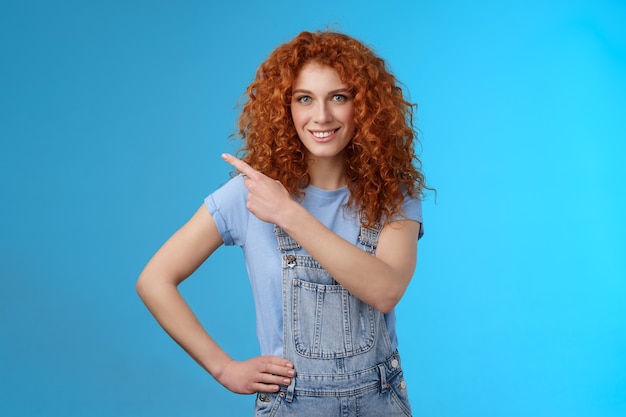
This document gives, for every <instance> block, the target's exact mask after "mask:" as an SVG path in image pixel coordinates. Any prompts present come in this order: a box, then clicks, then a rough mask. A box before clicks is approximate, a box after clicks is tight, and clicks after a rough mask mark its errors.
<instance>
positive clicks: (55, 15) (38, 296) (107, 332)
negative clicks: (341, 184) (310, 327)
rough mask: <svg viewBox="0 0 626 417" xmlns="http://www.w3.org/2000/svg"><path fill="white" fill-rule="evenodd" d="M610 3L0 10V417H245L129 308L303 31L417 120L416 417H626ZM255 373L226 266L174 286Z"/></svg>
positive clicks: (412, 370) (624, 14)
mask: <svg viewBox="0 0 626 417" xmlns="http://www.w3.org/2000/svg"><path fill="white" fill-rule="evenodd" d="M624 22H626V3H624V2H623V1H619V0H594V1H591V0H568V1H563V0H556V1H550V2H545V1H539V0H526V1H521V0H513V1H510V2H499V1H494V0H485V1H481V2H463V1H459V0H444V1H440V2H425V1H420V0H415V1H388V2H382V1H378V2H373V1H342V2H336V1H329V0H320V1H317V2H313V3H306V2H304V3H294V2H287V1H284V0H280V1H275V2H270V3H267V2H256V1H231V2H217V3H216V2H210V1H179V2H166V1H118V0H114V1H106V2H97V1H71V0H62V1H57V2H41V1H34V0H25V1H8V0H4V1H1V2H0V140H1V145H2V146H1V148H0V193H1V194H0V195H1V199H2V200H1V201H2V202H1V204H0V230H1V232H0V415H2V416H64V417H69V416H93V417H97V416H207V415H210V416H213V415H215V416H221V415H224V416H226V415H228V416H246V415H251V414H252V407H253V398H252V397H251V396H238V395H235V394H232V393H230V392H228V391H226V390H225V389H224V388H222V387H221V386H220V385H219V384H217V383H216V382H215V381H213V380H212V378H211V377H210V376H209V375H208V374H206V373H205V372H204V371H203V370H202V369H201V368H200V367H199V366H197V365H196V364H195V363H194V362H193V361H192V360H191V359H190V358H189V357H188V356H187V355H186V354H185V353H184V352H183V351H182V350H181V349H180V348H179V347H178V346H177V345H176V344H175V343H174V342H173V341H171V340H170V339H169V338H168V336H167V335H166V334H165V333H164V332H163V331H162V330H161V329H160V328H159V327H158V325H157V324H156V322H155V321H154V320H153V319H152V317H151V316H150V315H149V313H148V312H147V310H146V309H145V308H144V307H143V305H142V304H141V302H140V300H139V298H138V297H137V295H136V293H135V289H134V285H135V281H136V278H137V276H138V274H139V273H140V271H141V269H142V268H143V266H144V265H145V263H146V262H147V261H148V259H149V258H150V256H151V255H152V254H153V253H154V252H155V251H156V250H157V249H158V247H159V246H160V245H161V244H162V243H163V242H164V241H165V240H166V239H167V237H168V236H169V235H171V234H172V233H173V232H174V231H175V230H176V229H177V228H178V227H180V226H181V225H182V224H183V223H184V222H185V221H186V220H187V219H188V218H189V217H190V216H191V214H192V213H193V212H194V211H195V210H196V209H197V208H198V207H199V206H200V204H201V203H202V200H203V198H204V196H205V195H207V194H208V193H210V192H211V191H212V190H214V189H215V188H217V187H219V186H220V185H221V184H223V183H224V182H225V181H226V180H227V179H228V174H229V171H230V167H229V166H227V165H226V164H225V163H223V162H222V161H221V159H220V154H221V153H222V152H225V151H226V152H233V151H235V150H236V149H237V146H238V144H237V143H235V142H233V141H232V140H230V139H229V135H230V134H232V133H233V132H234V130H235V120H236V117H237V114H238V113H237V108H236V105H237V102H238V101H239V99H240V96H241V94H242V93H243V91H244V89H245V87H246V86H247V84H248V83H249V82H250V81H251V80H252V78H253V76H254V73H255V70H256V68H257V66H258V65H259V64H260V63H261V62H262V61H263V60H264V59H265V58H266V57H267V55H268V54H269V52H270V51H271V50H273V49H274V48H275V47H276V46H277V45H279V44H280V43H283V42H286V41H288V40H289V39H291V38H292V37H293V36H295V35H296V34H297V33H298V32H300V31H302V30H316V29H323V28H325V27H327V26H330V27H333V28H336V29H338V30H341V31H344V32H346V33H349V34H351V35H353V36H355V37H357V38H359V39H361V40H363V41H364V42H365V43H367V44H369V45H372V46H373V47H374V49H375V50H376V51H377V52H378V54H379V55H381V56H382V57H383V58H385V59H386V60H387V61H388V63H389V64H390V66H391V68H392V70H393V72H394V73H395V74H396V75H397V77H398V78H399V79H400V80H401V81H402V82H403V83H404V85H405V86H406V87H407V89H408V91H409V93H410V99H411V100H412V101H413V102H416V103H417V104H418V106H419V107H418V113H417V125H418V127H419V129H420V138H421V141H422V148H421V157H422V159H423V163H424V169H425V172H426V174H427V178H428V180H429V183H430V184H431V185H432V186H434V187H436V188H437V190H438V198H437V201H435V200H434V198H433V196H432V195H431V196H430V197H429V198H428V199H427V200H426V201H425V202H424V216H425V230H426V235H425V237H424V239H422V240H421V241H420V255H419V264H418V268H417V270H416V272H415V276H414V278H413V281H412V283H411V285H410V287H409V289H408V291H407V293H406V296H405V297H404V299H403V300H402V302H401V303H400V305H399V306H398V314H399V328H398V332H399V337H400V350H401V352H402V354H403V358H404V365H405V370H406V374H407V380H408V388H409V395H410V398H411V401H412V406H413V411H414V415H415V416H437V417H476V416H481V417H490V416H493V417H503V416H505V417H518V416H519V417H522V416H524V417H525V416H536V417H544V416H545V417H555V416H567V417H596V416H604V417H617V416H624V415H626V314H625V313H626V303H625V302H624V298H626V297H625V296H626V282H625V278H626V266H625V263H626V262H625V259H626V256H625V255H626V250H625V249H626V243H625V237H624V236H626V227H625V224H626V223H625V222H624V220H623V213H624V210H623V208H624V206H625V205H626V204H625V203H626V201H625V198H624V195H625V194H626V189H625V188H626V187H625V179H626V175H625V174H626V172H625V169H624V167H623V163H622V162H619V160H621V159H622V158H623V155H624V154H625V153H626V145H625V143H626V122H625V120H626V29H624V27H625V25H624ZM181 290H182V291H183V293H184V295H185V296H186V297H187V299H188V300H189V302H190V304H191V305H192V307H193V308H194V309H195V311H196V312H197V314H198V315H199V317H200V319H201V320H202V322H203V323H204V325H205V326H206V328H207V329H208V330H209V332H210V333H211V334H212V335H213V336H214V337H215V339H217V341H218V342H219V343H220V344H221V345H222V346H223V347H224V348H225V349H226V351H227V352H229V353H230V354H231V355H232V356H233V357H235V358H237V359H246V358H249V357H251V356H254V355H257V354H258V346H257V343H256V338H255V334H254V308H253V305H252V296H251V291H250V288H249V284H248V280H247V277H246V274H245V268H244V266H243V265H242V259H241V253H240V252H239V250H237V249H233V248H230V249H229V248H224V249H221V250H220V251H218V253H217V254H216V255H215V256H214V257H212V258H211V259H210V260H209V261H207V263H206V264H205V265H203V266H202V267H201V268H200V269H199V270H198V271H197V273H196V274H195V275H194V276H193V277H191V278H190V279H189V280H188V281H187V282H185V283H184V284H183V285H182V286H181Z"/></svg>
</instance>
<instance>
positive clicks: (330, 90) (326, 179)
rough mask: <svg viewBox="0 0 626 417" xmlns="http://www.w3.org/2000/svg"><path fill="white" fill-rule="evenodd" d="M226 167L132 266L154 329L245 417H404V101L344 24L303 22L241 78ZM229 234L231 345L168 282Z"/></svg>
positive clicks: (408, 207)
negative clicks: (237, 343)
mask: <svg viewBox="0 0 626 417" xmlns="http://www.w3.org/2000/svg"><path fill="white" fill-rule="evenodd" d="M247 93H248V98H247V101H246V102H245V104H244V105H243V109H242V113H241V116H240V119H239V134H240V136H241V139H242V140H243V141H244V146H243V148H242V158H241V159H238V158H236V157H235V156H232V155H227V154H224V155H223V156H222V157H223V158H224V160H225V161H226V162H228V163H229V164H231V165H232V166H233V167H234V168H235V169H236V170H237V171H238V172H239V175H237V176H235V177H234V178H232V179H231V180H230V181H229V182H227V183H226V184H225V185H224V186H222V187H221V188H220V189H218V190H216V191H215V192H214V193H212V194H211V195H209V196H208V197H207V198H206V200H205V202H204V204H203V205H202V206H201V207H200V208H199V210H198V211H197V212H196V214H195V215H194V216H193V217H192V218H191V219H190V220H189V222H188V223H187V224H185V225H184V226H183V227H182V228H181V229H180V230H178V231H177V232H176V233H175V234H174V235H173V236H172V237H171V238H170V239H169V240H168V241H167V242H166V243H165V244H164V245H163V247H162V248H161V249H159V251H158V252H157V253H156V254H155V255H154V257H153V258H152V259H151V260H150V262H149V263H148V264H147V266H146V267H145V269H144V271H143V272H142V273H141V276H140V277H139V280H138V282H137V290H138V292H139V294H140V296H141V298H142V299H143V301H144V302H145V304H146V305H147V307H148V308H149V309H150V311H151V312H152V314H153V315H154V316H155V318H156V319H157V320H158V322H159V323H160V324H161V326H163V328H164V329H165V330H166V331H167V332H168V333H169V334H170V335H171V336H172V337H173V338H174V340H176V342H177V343H178V344H180V345H181V346H182V347H183V349H185V350H186V351H187V352H188V353H189V355H191V356H192V357H193V358H194V359H195V360H196V361H197V362H198V363H199V364H200V365H201V366H202V367H203V368H204V369H206V370H207V371H208V372H209V373H210V374H211V375H212V376H213V377H214V378H215V379H216V380H217V381H219V382H220V383H221V384H222V385H224V386H225V387H226V388H228V389H229V390H231V391H233V392H236V393H242V394H252V393H257V401H256V409H255V411H256V414H255V415H257V416H317V415H320V416H322V415H323V416H325V417H332V416H377V417H378V416H410V415H411V411H410V406H409V402H408V397H407V392H406V383H405V382H404V379H403V374H402V369H401V365H400V357H399V355H398V351H397V345H398V341H397V337H396V332H395V314H394V307H395V306H396V304H397V303H398V302H399V301H400V299H401V298H402V295H403V294H404V292H405V290H406V288H407V286H408V285H409V282H410V280H411V277H412V276H413V272H414V269H415V265H416V260H417V241H418V238H419V237H421V234H422V227H421V223H422V215H421V200H420V198H421V196H422V195H423V191H424V189H426V188H427V187H426V185H425V182H424V176H423V174H422V173H421V170H420V166H421V164H420V161H419V159H417V157H416V156H415V153H414V142H415V141H416V140H417V138H416V136H415V133H414V129H413V124H412V105H411V104H410V103H409V102H408V101H406V99H405V98H404V97H403V92H402V90H401V88H400V87H398V85H397V82H396V80H395V78H394V76H393V75H392V74H391V73H390V72H389V71H388V70H387V68H386V65H385V62H384V61H383V60H382V59H380V58H379V57H377V56H376V55H375V54H374V53H373V52H372V51H371V50H370V49H369V48H368V47H366V46H365V45H363V44H362V43H361V42H359V41H357V40H356V39H354V38H351V37H349V36H346V35H344V34H340V33H333V32H316V33H309V32H303V33H301V34H299V35H298V36H297V37H296V38H295V39H293V40H292V41H291V42H289V43H286V44H284V45H282V46H280V47H278V48H277V49H276V50H275V51H274V52H273V53H272V54H271V55H270V57H269V58H268V59H267V61H265V62H264V63H263V64H262V65H261V66H260V68H259V70H258V72H257V74H256V79H255V80H254V81H253V82H252V84H251V85H250V86H249V87H248V90H247ZM222 244H225V245H237V246H240V247H241V248H242V249H243V254H244V258H245V262H246V266H247V269H248V272H249V275H250V281H251V283H252V289H253V295H254V299H255V304H256V315H257V335H258V339H259V343H260V348H261V354H262V356H260V357H255V358H252V359H249V360H247V361H243V362H239V361H235V360H233V359H232V358H231V357H229V356H228V354H227V353H225V352H224V351H223V350H222V349H221V348H220V347H219V346H218V344H217V343H216V342H215V341H214V340H213V339H212V338H211V337H210V336H209V334H207V332H206V331H205V330H204V329H203V327H202V325H201V324H200V322H199V321H198V319H197V318H196V316H195V315H194V313H193V312H192V311H191V310H190V308H189V307H188V305H187V304H186V302H185V301H184V300H183V298H182V297H181V295H180V293H179V292H178V290H177V285H178V284H180V283H181V282H182V281H183V280H184V279H186V278H187V277H188V276H189V275H190V274H191V273H192V272H193V271H194V270H195V269H196V268H197V267H198V266H199V265H200V264H202V262H204V261H205V260H206V259H207V258H208V257H209V256H210V255H211V254H212V253H213V251H215V250H216V249H217V248H218V247H219V246H221V245H222Z"/></svg>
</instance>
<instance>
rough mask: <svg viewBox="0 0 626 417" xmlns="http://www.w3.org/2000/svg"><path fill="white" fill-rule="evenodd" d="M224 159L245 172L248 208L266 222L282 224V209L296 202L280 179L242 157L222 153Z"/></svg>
mask: <svg viewBox="0 0 626 417" xmlns="http://www.w3.org/2000/svg"><path fill="white" fill-rule="evenodd" d="M222 159H224V161H226V162H228V163H229V164H231V165H232V166H233V167H235V168H236V169H237V170H238V171H239V172H241V173H242V174H243V176H244V185H245V186H246V188H247V189H248V203H247V206H246V207H247V208H248V210H249V211H250V212H251V213H252V214H254V215H255V216H256V217H258V218H259V219H260V220H263V221H264V222H268V223H273V224H278V225H280V224H279V223H280V219H281V217H282V214H281V213H282V212H283V211H282V210H284V209H287V208H288V206H289V204H290V203H294V201H293V199H292V198H291V196H290V195H289V192H288V191H287V189H285V187H283V185H282V184H281V183H280V182H279V181H278V180H273V179H271V178H270V177H268V176H267V175H264V174H262V173H260V172H259V171H257V170H255V169H254V168H252V167H251V166H250V165H248V164H247V163H245V162H244V161H242V160H241V159H238V158H236V157H234V156H232V155H229V154H222Z"/></svg>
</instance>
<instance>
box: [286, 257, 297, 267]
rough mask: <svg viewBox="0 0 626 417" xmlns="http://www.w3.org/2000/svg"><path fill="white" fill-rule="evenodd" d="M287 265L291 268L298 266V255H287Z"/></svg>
mask: <svg viewBox="0 0 626 417" xmlns="http://www.w3.org/2000/svg"><path fill="white" fill-rule="evenodd" d="M287 266H288V267H289V268H293V267H294V266H296V255H287Z"/></svg>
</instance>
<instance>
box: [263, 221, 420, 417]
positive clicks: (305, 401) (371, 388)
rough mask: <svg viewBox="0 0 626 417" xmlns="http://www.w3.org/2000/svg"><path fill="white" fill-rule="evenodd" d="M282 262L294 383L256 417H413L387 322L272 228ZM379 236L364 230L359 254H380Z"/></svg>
mask: <svg viewBox="0 0 626 417" xmlns="http://www.w3.org/2000/svg"><path fill="white" fill-rule="evenodd" d="M274 233H275V234H276V238H277V240H278V250H279V251H280V252H281V254H282V267H281V270H282V288H283V295H282V298H283V328H284V335H283V354H284V357H285V358H287V359H289V360H290V361H292V362H293V364H294V367H295V370H296V373H297V376H296V377H295V378H293V379H292V382H291V384H290V385H289V386H288V387H285V386H283V387H281V389H280V391H279V392H278V393H272V394H266V393H259V394H258V395H257V400H256V405H255V416H257V417H261V416H271V417H286V416H289V417H299V416H302V417H304V416H306V417H311V416H323V417H335V416H336V417H352V416H354V417H357V416H358V417H366V416H371V417H395V416H398V417H410V416H411V409H410V406H409V402H408V396H407V391H406V383H405V382H404V377H403V374H402V368H401V366H400V357H399V355H398V352H397V351H394V350H393V348H392V345H391V341H390V338H389V333H388V331H387V326H386V323H385V318H384V315H383V314H382V313H381V312H380V311H378V310H376V309H374V308H372V307H370V306H369V305H367V304H365V303H364V302H362V301H360V300H359V299H357V298H356V297H354V296H353V295H352V294H350V293H349V292H348V291H347V290H346V289H345V288H343V287H342V286H341V285H339V284H338V283H337V281H335V280H334V279H333V278H332V277H331V276H330V275H329V274H328V272H326V270H325V269H324V268H322V267H321V266H320V264H319V263H317V262H316V261H315V260H314V259H313V258H312V257H311V256H309V255H303V254H302V253H301V252H302V251H301V247H300V245H299V244H298V243H297V242H296V241H294V240H293V239H292V238H291V237H290V236H289V235H288V234H287V233H285V232H284V231H283V230H282V229H281V228H279V227H278V226H275V227H274ZM379 234H380V228H365V227H361V230H360V233H359V241H358V244H357V245H358V247H360V248H362V249H363V250H365V251H367V252H369V253H371V254H372V256H373V255H374V254H375V251H376V246H377V244H378V236H379Z"/></svg>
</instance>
